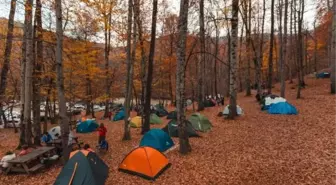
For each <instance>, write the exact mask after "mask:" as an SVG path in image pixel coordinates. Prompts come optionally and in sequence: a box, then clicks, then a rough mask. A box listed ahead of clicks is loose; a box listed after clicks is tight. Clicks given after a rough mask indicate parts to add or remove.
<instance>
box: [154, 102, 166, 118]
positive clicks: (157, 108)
mask: <svg viewBox="0 0 336 185" xmlns="http://www.w3.org/2000/svg"><path fill="white" fill-rule="evenodd" d="M154 109H155V113H156V115H158V116H159V117H163V116H167V114H168V111H167V110H166V109H165V108H164V107H163V106H162V105H160V104H157V105H155V106H154Z"/></svg>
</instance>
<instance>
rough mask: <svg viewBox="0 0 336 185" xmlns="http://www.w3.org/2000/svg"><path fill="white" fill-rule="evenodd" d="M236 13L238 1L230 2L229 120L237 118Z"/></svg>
mask: <svg viewBox="0 0 336 185" xmlns="http://www.w3.org/2000/svg"><path fill="white" fill-rule="evenodd" d="M238 11H239V0H232V19H231V42H230V58H231V60H230V105H229V115H228V118H229V119H234V118H235V117H236V116H237V88H236V73H237V56H236V55H237V40H238Z"/></svg>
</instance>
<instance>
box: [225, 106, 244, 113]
mask: <svg viewBox="0 0 336 185" xmlns="http://www.w3.org/2000/svg"><path fill="white" fill-rule="evenodd" d="M229 113H230V110H229V105H227V106H226V107H225V108H224V111H223V115H224V116H227V115H229ZM237 114H238V115H242V114H244V112H243V109H242V108H241V107H240V106H239V105H237Z"/></svg>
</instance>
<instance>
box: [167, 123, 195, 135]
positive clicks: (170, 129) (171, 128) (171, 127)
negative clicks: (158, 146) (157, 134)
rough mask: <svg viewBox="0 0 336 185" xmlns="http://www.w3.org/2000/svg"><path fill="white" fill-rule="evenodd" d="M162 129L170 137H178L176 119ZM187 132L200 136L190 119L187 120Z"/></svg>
mask: <svg viewBox="0 0 336 185" xmlns="http://www.w3.org/2000/svg"><path fill="white" fill-rule="evenodd" d="M162 130H163V131H165V132H166V133H167V134H168V135H169V136H170V137H178V125H177V123H176V120H175V119H173V120H171V121H169V123H168V124H167V125H166V126H165V127H164V128H162ZM187 134H188V135H189V137H199V135H198V134H197V133H196V131H195V129H194V128H193V126H192V125H191V123H190V122H189V121H187Z"/></svg>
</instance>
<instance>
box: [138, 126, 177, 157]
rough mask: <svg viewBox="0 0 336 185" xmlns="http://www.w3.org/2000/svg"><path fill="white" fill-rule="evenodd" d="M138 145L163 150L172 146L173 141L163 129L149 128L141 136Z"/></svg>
mask: <svg viewBox="0 0 336 185" xmlns="http://www.w3.org/2000/svg"><path fill="white" fill-rule="evenodd" d="M139 146H149V147H152V148H155V149H157V150H159V151H160V152H164V151H166V150H168V149H169V148H171V147H172V146H174V142H173V140H172V139H171V138H170V137H169V135H168V134H167V133H166V132H164V131H163V130H161V129H151V130H150V131H148V132H147V133H146V134H145V135H144V136H143V137H142V139H141V141H140V145H139Z"/></svg>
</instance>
